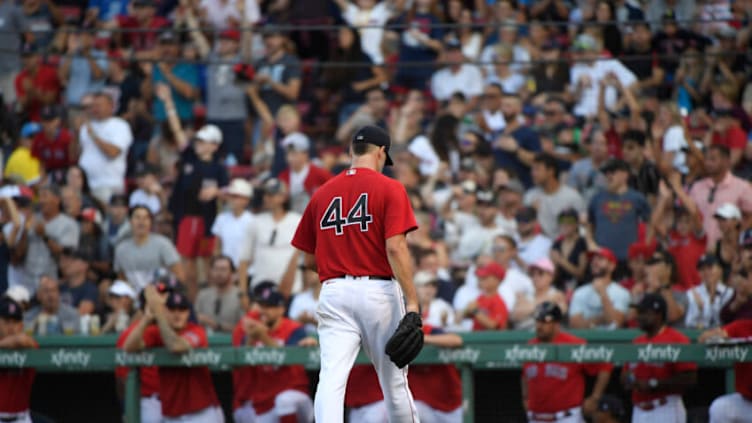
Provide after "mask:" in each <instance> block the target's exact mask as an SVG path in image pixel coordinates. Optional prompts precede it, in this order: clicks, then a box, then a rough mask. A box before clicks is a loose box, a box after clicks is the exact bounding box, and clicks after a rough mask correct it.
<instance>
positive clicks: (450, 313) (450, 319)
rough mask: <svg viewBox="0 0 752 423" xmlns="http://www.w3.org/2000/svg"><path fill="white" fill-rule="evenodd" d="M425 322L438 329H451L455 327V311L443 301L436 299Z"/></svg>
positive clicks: (429, 307)
mask: <svg viewBox="0 0 752 423" xmlns="http://www.w3.org/2000/svg"><path fill="white" fill-rule="evenodd" d="M423 321H424V322H426V323H427V324H429V325H431V326H433V327H437V328H448V327H451V326H453V325H454V309H453V308H452V305H451V304H449V303H448V302H446V301H444V300H443V299H441V298H434V299H433V301H431V305H429V306H428V314H427V315H426V317H425V318H424V319H423Z"/></svg>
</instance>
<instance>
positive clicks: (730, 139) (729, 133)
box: [713, 125, 747, 150]
mask: <svg viewBox="0 0 752 423" xmlns="http://www.w3.org/2000/svg"><path fill="white" fill-rule="evenodd" d="M713 145H725V146H726V147H728V149H729V150H743V149H744V147H746V146H747V134H745V133H744V130H743V129H742V128H740V127H739V125H734V126H732V127H730V128H728V129H726V131H725V132H723V133H721V132H715V131H713Z"/></svg>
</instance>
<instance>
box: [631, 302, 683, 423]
mask: <svg viewBox="0 0 752 423" xmlns="http://www.w3.org/2000/svg"><path fill="white" fill-rule="evenodd" d="M634 307H637V321H638V322H639V325H640V329H641V330H642V331H643V332H645V334H644V335H640V336H638V337H637V338H635V339H634V340H633V341H632V342H633V343H634V344H643V345H644V344H689V338H687V337H686V336H685V335H684V334H682V333H681V332H679V331H677V330H676V329H673V328H671V327H669V326H668V325H667V324H666V319H667V313H668V306H667V304H666V300H665V299H663V297H662V296H661V295H660V294H646V295H645V296H644V297H643V298H642V300H641V301H640V302H639V303H638V304H636V305H634ZM621 382H622V384H623V385H624V388H625V389H627V390H631V391H632V406H633V408H632V423H654V422H656V421H659V422H661V423H685V422H686V421H687V410H686V409H685V408H684V402H682V397H681V395H682V393H683V392H684V391H685V390H686V389H688V388H690V387H691V386H693V385H694V384H695V383H697V364H696V363H672V362H666V363H654V362H648V363H646V362H640V363H628V364H626V365H625V366H624V369H623V370H622V373H621Z"/></svg>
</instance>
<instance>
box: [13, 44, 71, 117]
mask: <svg viewBox="0 0 752 423" xmlns="http://www.w3.org/2000/svg"><path fill="white" fill-rule="evenodd" d="M21 57H22V59H23V68H22V69H21V72H19V73H18V75H17V76H16V79H15V89H16V98H17V99H18V103H19V104H20V107H21V111H22V112H23V113H24V114H25V116H26V117H27V118H28V119H29V120H31V121H34V122H39V118H40V112H41V110H42V108H43V107H44V106H48V105H50V104H55V103H57V102H58V99H59V97H60V91H61V87H60V80H59V79H58V77H57V71H55V68H54V67H52V66H50V65H48V64H46V63H44V61H43V59H42V56H41V54H40V52H39V51H38V50H37V49H36V48H35V47H33V46H31V45H28V44H27V45H25V46H24V47H23V49H22V50H21Z"/></svg>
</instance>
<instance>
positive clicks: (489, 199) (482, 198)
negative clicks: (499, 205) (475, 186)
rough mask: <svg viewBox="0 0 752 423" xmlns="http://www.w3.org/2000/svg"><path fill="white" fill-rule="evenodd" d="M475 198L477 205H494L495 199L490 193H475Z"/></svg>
mask: <svg viewBox="0 0 752 423" xmlns="http://www.w3.org/2000/svg"><path fill="white" fill-rule="evenodd" d="M475 198H476V199H477V201H478V203H479V204H490V205H496V199H495V198H494V194H493V192H491V191H477V192H476V193H475Z"/></svg>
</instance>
